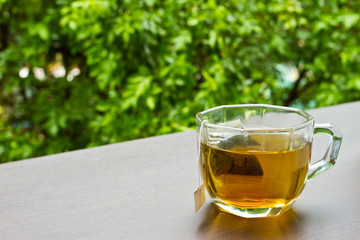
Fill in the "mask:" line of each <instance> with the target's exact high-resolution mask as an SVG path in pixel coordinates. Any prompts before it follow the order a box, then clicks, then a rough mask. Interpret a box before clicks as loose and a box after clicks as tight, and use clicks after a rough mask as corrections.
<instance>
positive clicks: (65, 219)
mask: <svg viewBox="0 0 360 240" xmlns="http://www.w3.org/2000/svg"><path fill="white" fill-rule="evenodd" d="M309 113H310V114H312V115H313V116H314V117H315V119H316V121H317V122H332V123H334V124H335V125H337V126H338V127H339V128H340V129H341V131H342V133H343V135H344V140H343V145H342V148H341V150H340V154H339V158H338V162H337V164H336V166H335V167H334V168H332V169H331V170H329V171H328V172H326V173H324V174H322V175H320V176H318V177H316V178H314V179H313V180H311V181H310V182H309V183H308V184H307V186H306V187H305V190H304V192H303V193H302V195H301V196H300V198H299V199H298V201H297V202H296V203H295V204H294V205H293V207H292V209H290V210H289V211H287V212H285V213H284V214H283V215H281V216H279V217H275V218H267V219H244V218H240V217H236V216H232V215H229V214H225V213H221V212H219V211H218V210H217V209H216V207H215V206H214V204H212V203H211V201H210V199H209V198H207V202H206V203H205V205H204V206H203V208H201V209H200V211H199V212H198V213H197V214H195V213H194V202H193V192H194V190H195V189H196V188H197V183H198V181H197V179H198V176H197V169H196V137H195V132H194V131H190V132H183V133H178V134H169V135H165V136H160V137H152V138H146V139H141V140H135V141H129V142H124V143H119V144H113V145H107V146H102V147H96V148H91V149H86V150H80V151H74V152H69V153H63V154H57V155H51V156H46V157H41V158H35V159H28V160H23V161H19V162H12V163H6V164H2V165H0V239H1V240H4V239H9V240H10V239H11V240H17V239H26V240H28V239H36V240H40V239H47V240H49V239H51V240H52V239H87V240H88V239H240V238H245V239H258V238H265V239H266V238H271V239H277V238H280V239H281V238H286V239H327V240H328V239H360V137H359V136H360V127H359V125H360V121H359V119H360V102H354V103H349V104H343V105H338V106H334V107H327V108H321V109H316V110H311V111H309ZM317 141H318V142H319V143H317V142H315V143H314V147H313V149H314V150H313V153H314V155H320V152H321V151H322V149H321V147H320V145H321V144H320V143H321V141H320V140H317ZM317 144H318V145H317ZM317 146H318V147H317Z"/></svg>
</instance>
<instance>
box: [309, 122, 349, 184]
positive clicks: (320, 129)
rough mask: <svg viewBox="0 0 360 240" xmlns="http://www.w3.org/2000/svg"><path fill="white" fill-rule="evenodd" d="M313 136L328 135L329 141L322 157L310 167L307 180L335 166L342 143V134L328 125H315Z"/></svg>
mask: <svg viewBox="0 0 360 240" xmlns="http://www.w3.org/2000/svg"><path fill="white" fill-rule="evenodd" d="M314 134H328V135H329V136H330V138H331V139H330V140H331V141H330V143H329V146H328V147H327V150H326V152H325V155H324V157H323V158H322V159H320V160H319V161H317V162H316V163H314V164H311V165H310V167H309V172H308V178H307V179H308V180H310V179H312V178H313V177H315V176H317V175H319V174H321V173H323V172H325V171H326V170H328V169H330V168H332V166H334V165H335V162H336V159H337V156H338V154H339V150H340V145H341V141H342V134H341V132H340V130H339V129H338V128H337V127H336V126H334V125H332V124H330V123H319V124H315V126H314Z"/></svg>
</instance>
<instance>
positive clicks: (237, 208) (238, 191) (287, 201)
mask: <svg viewBox="0 0 360 240" xmlns="http://www.w3.org/2000/svg"><path fill="white" fill-rule="evenodd" d="M196 124H197V128H196V129H197V139H198V151H199V156H200V159H199V164H200V172H201V176H202V179H203V181H204V183H205V186H206V189H207V191H208V193H209V195H210V197H211V198H212V200H213V202H214V203H215V204H216V205H217V206H218V207H219V209H220V210H222V211H224V212H227V213H231V214H235V215H238V216H242V217H267V216H276V215H279V214H280V213H281V212H284V211H286V210H287V209H289V208H290V206H291V204H292V203H294V202H295V201H296V199H297V198H298V197H299V195H300V194H301V192H302V190H303V189H304V186H305V184H306V182H307V181H308V180H310V179H311V178H313V177H314V176H317V175H318V174H320V173H322V172H324V171H326V170H328V169H330V168H331V167H332V166H333V165H334V164H335V161H336V158H337V156H338V153H339V149H340V145H341V141H342V135H341V133H340V131H339V130H338V129H337V128H336V127H335V126H334V125H332V124H329V123H325V124H315V123H314V119H313V117H312V116H310V115H309V114H308V113H306V112H304V111H301V110H299V109H295V108H288V107H280V106H272V105H261V104H246V105H226V106H219V107H215V108H212V109H209V110H206V111H203V112H200V113H198V114H197V115H196ZM319 133H323V134H328V135H329V136H330V138H331V141H330V144H329V146H328V148H327V151H326V153H325V155H324V157H323V158H322V159H320V160H319V161H317V162H316V163H314V164H311V162H310V160H311V146H312V141H313V135H314V134H319Z"/></svg>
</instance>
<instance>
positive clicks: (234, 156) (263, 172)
mask: <svg viewBox="0 0 360 240" xmlns="http://www.w3.org/2000/svg"><path fill="white" fill-rule="evenodd" d="M310 154H311V145H310V144H307V145H305V146H303V147H302V148H300V149H297V150H290V151H272V152H268V151H263V150H249V149H241V148H233V149H231V150H223V149H218V148H214V147H210V146H208V145H206V144H201V159H200V160H201V162H200V163H201V164H200V166H201V168H202V176H203V179H204V181H205V185H206V187H207V189H208V192H209V194H210V196H211V197H212V198H214V199H215V201H218V202H223V203H225V204H227V205H232V206H234V207H239V208H243V209H254V208H272V207H282V206H285V205H287V204H289V203H290V202H292V201H293V200H295V199H296V198H297V197H298V196H299V194H300V193H301V191H302V190H303V188H304V186H305V182H306V178H307V171H308V164H309V160H310Z"/></svg>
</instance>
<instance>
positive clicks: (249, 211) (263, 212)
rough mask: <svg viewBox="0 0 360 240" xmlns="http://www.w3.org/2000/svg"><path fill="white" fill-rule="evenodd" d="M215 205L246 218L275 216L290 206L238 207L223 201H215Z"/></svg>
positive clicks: (223, 210)
mask: <svg viewBox="0 0 360 240" xmlns="http://www.w3.org/2000/svg"><path fill="white" fill-rule="evenodd" d="M214 203H215V205H216V206H217V207H218V208H219V209H220V210H221V211H222V212H226V213H230V214H233V215H236V216H239V217H244V218H261V217H274V216H278V215H279V214H281V213H282V212H285V211H286V210H287V209H289V208H290V206H285V207H273V208H246V209H243V208H238V207H233V206H229V205H225V204H223V203H219V202H214Z"/></svg>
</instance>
